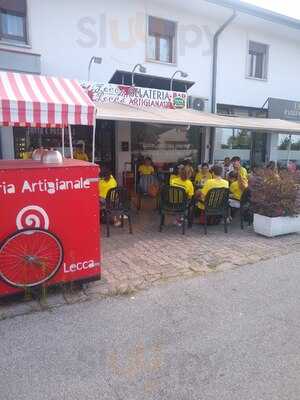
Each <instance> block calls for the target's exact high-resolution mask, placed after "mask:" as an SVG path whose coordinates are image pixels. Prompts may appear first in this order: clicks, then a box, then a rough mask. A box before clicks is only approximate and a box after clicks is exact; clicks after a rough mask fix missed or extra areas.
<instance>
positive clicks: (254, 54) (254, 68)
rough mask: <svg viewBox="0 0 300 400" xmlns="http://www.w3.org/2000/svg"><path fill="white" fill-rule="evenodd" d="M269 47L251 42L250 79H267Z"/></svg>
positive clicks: (249, 53) (249, 56)
mask: <svg viewBox="0 0 300 400" xmlns="http://www.w3.org/2000/svg"><path fill="white" fill-rule="evenodd" d="M268 57H269V46H268V45H266V44H262V43H256V42H251V41H250V42H249V49H248V77H249V78H255V79H263V80H265V79H267V72H268V71H267V69H268Z"/></svg>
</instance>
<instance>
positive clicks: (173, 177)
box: [170, 174, 178, 186]
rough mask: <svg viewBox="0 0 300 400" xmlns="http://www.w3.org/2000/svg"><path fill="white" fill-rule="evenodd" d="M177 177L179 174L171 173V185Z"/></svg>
mask: <svg viewBox="0 0 300 400" xmlns="http://www.w3.org/2000/svg"><path fill="white" fill-rule="evenodd" d="M176 178H178V176H177V175H175V174H171V175H170V185H171V186H172V182H173V180H174V179H176Z"/></svg>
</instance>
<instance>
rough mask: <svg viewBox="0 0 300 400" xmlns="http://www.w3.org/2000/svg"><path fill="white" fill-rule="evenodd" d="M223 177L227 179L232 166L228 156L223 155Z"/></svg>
mask: <svg viewBox="0 0 300 400" xmlns="http://www.w3.org/2000/svg"><path fill="white" fill-rule="evenodd" d="M223 164H224V165H223V178H224V179H227V177H228V174H229V172H231V171H232V169H233V166H232V164H231V160H230V157H225V158H224V163H223Z"/></svg>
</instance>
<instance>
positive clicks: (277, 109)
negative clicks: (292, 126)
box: [269, 98, 300, 122]
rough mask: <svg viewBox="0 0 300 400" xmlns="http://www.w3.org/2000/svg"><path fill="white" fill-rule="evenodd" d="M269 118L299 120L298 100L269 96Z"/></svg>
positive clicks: (299, 102) (299, 107) (299, 108)
mask: <svg viewBox="0 0 300 400" xmlns="http://www.w3.org/2000/svg"><path fill="white" fill-rule="evenodd" d="M269 118H279V119H286V120H289V121H299V122H300V101H292V100H283V99H274V98H270V99H269Z"/></svg>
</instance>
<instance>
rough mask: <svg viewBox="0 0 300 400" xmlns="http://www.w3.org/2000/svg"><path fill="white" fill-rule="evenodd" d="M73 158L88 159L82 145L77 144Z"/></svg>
mask: <svg viewBox="0 0 300 400" xmlns="http://www.w3.org/2000/svg"><path fill="white" fill-rule="evenodd" d="M73 157H74V158H75V160H81V161H89V158H88V156H87V154H86V153H85V152H84V151H83V146H82V145H80V144H79V145H77V146H76V148H75V151H74V154H73Z"/></svg>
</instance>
